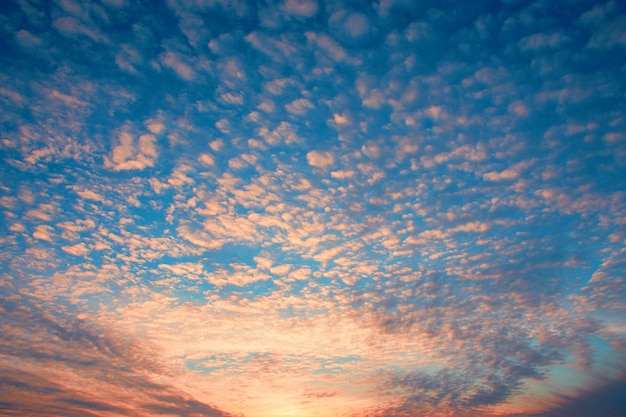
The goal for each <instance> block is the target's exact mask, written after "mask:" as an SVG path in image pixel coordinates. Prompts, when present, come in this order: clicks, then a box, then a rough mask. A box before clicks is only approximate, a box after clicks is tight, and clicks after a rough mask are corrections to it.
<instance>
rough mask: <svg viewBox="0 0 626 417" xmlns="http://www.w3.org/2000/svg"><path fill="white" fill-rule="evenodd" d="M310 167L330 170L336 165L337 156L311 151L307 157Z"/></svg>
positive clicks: (325, 152)
mask: <svg viewBox="0 0 626 417" xmlns="http://www.w3.org/2000/svg"><path fill="white" fill-rule="evenodd" d="M306 159H307V161H308V162H309V165H311V166H314V167H317V168H322V169H325V168H328V167H330V166H332V165H334V163H335V156H334V155H333V154H332V153H331V152H328V151H311V152H309V153H308V154H307V155H306Z"/></svg>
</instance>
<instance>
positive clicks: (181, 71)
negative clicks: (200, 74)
mask: <svg viewBox="0 0 626 417" xmlns="http://www.w3.org/2000/svg"><path fill="white" fill-rule="evenodd" d="M160 61H161V63H163V65H165V66H166V67H168V68H171V69H172V70H174V72H175V73H176V74H177V75H178V76H179V77H180V78H182V79H183V80H186V81H191V80H193V79H194V78H195V72H194V70H193V68H192V67H191V66H190V65H189V64H187V63H186V62H184V59H183V57H182V56H181V55H180V54H177V53H175V52H172V51H168V52H166V53H165V54H163V55H161V57H160Z"/></svg>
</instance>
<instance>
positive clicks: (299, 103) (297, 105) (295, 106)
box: [285, 98, 314, 114]
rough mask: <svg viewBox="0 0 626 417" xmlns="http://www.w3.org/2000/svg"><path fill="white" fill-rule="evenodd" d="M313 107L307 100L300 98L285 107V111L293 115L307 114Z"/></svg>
mask: <svg viewBox="0 0 626 417" xmlns="http://www.w3.org/2000/svg"><path fill="white" fill-rule="evenodd" d="M313 107H314V106H313V103H311V101H309V100H307V99H306V98H299V99H296V100H294V101H292V102H291V103H288V104H286V105H285V109H287V111H288V112H289V113H293V114H305V113H306V112H308V111H309V110H311V109H312V108H313Z"/></svg>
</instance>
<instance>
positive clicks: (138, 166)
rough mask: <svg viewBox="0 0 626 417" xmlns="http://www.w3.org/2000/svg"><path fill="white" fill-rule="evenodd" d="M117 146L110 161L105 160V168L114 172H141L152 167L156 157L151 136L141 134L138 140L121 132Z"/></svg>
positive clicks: (153, 137)
mask: <svg viewBox="0 0 626 417" xmlns="http://www.w3.org/2000/svg"><path fill="white" fill-rule="evenodd" d="M118 140H119V143H120V144H119V145H117V146H116V147H115V148H113V152H112V153H111V156H110V159H109V158H105V161H104V162H105V166H106V167H107V168H111V169H113V170H115V171H126V170H142V169H145V168H147V167H151V166H154V162H155V160H156V158H157V156H158V153H157V150H156V146H155V142H156V137H155V136H154V135H152V134H143V135H141V136H139V138H138V140H135V139H134V138H133V135H132V134H131V133H129V132H126V131H122V133H121V134H120V136H119V138H118Z"/></svg>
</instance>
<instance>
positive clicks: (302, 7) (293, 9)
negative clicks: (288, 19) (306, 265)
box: [281, 0, 318, 17]
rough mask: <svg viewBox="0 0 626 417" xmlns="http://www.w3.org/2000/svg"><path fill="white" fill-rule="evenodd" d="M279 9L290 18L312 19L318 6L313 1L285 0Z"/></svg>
mask: <svg viewBox="0 0 626 417" xmlns="http://www.w3.org/2000/svg"><path fill="white" fill-rule="evenodd" d="M281 8H282V10H283V11H284V12H285V13H287V14H288V15H290V16H295V17H313V16H314V15H315V14H317V10H318V5H317V2H316V1H315V0H285V1H284V2H283V3H282V6H281Z"/></svg>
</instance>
